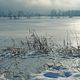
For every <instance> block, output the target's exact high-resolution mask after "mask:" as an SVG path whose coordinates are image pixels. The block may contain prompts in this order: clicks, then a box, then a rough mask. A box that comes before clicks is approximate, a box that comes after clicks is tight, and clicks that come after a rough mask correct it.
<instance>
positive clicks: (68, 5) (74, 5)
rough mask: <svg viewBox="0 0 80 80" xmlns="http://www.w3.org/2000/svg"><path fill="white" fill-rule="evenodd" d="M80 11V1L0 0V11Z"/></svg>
mask: <svg viewBox="0 0 80 80" xmlns="http://www.w3.org/2000/svg"><path fill="white" fill-rule="evenodd" d="M1 8H2V9H4V10H5V9H15V10H16V9H32V10H34V9H36V10H39V9H40V10H41V9H45V10H49V9H65V10H66V9H69V10H70V9H80V0H0V9H1Z"/></svg>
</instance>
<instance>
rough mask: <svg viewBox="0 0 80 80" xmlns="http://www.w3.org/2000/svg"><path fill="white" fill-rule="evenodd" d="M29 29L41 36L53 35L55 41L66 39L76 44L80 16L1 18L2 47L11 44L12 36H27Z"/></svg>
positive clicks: (0, 34)
mask: <svg viewBox="0 0 80 80" xmlns="http://www.w3.org/2000/svg"><path fill="white" fill-rule="evenodd" d="M29 30H32V31H36V33H37V34H38V35H40V36H42V35H45V36H53V38H54V41H56V42H59V43H61V41H63V40H64V39H69V40H71V41H72V44H73V45H76V40H77V41H78V43H79V39H80V18H53V19H51V18H41V19H38V18H31V19H27V18H23V19H19V20H10V19H8V18H0V47H5V46H10V45H11V41H10V40H11V38H13V39H16V40H20V39H23V38H25V37H26V35H27V34H28V32H29ZM76 38H77V39H76Z"/></svg>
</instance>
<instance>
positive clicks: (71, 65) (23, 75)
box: [0, 51, 80, 80]
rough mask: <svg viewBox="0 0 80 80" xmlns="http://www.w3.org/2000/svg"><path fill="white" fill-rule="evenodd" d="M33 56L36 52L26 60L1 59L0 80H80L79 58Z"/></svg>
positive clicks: (50, 55)
mask: <svg viewBox="0 0 80 80" xmlns="http://www.w3.org/2000/svg"><path fill="white" fill-rule="evenodd" d="M33 54H35V51H32V52H30V53H28V54H27V55H26V56H25V58H21V57H12V58H9V57H8V58H7V57H5V58H1V57H0V80H80V59H79V58H72V57H71V58H68V59H66V58H61V57H60V56H58V54H57V53H56V54H57V55H54V54H49V55H48V56H40V55H35V56H34V55H33ZM53 56H54V57H53Z"/></svg>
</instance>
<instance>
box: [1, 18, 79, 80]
mask: <svg viewBox="0 0 80 80" xmlns="http://www.w3.org/2000/svg"><path fill="white" fill-rule="evenodd" d="M79 25H80V18H61V19H60V18H59V19H56V18H54V19H50V18H47V19H45V18H43V19H36V18H33V19H26V18H24V19H20V20H9V19H3V18H2V19H0V80H80V46H79V36H80V28H79ZM25 37H26V38H25Z"/></svg>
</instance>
